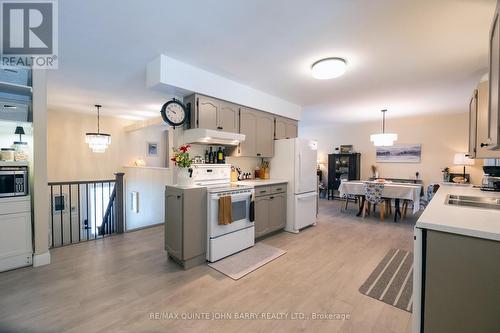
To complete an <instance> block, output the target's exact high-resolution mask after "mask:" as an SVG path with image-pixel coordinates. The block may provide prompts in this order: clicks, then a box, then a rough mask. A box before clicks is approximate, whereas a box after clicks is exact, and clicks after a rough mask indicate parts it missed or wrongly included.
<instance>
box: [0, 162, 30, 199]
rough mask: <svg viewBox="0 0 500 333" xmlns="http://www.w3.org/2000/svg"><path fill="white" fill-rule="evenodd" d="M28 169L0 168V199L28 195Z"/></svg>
mask: <svg viewBox="0 0 500 333" xmlns="http://www.w3.org/2000/svg"><path fill="white" fill-rule="evenodd" d="M28 187H29V186H28V167H0V197H16V196H23V195H28Z"/></svg>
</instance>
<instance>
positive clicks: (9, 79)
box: [0, 67, 30, 86]
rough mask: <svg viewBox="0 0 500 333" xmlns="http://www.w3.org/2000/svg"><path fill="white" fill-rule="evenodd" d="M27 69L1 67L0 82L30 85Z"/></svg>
mask: <svg viewBox="0 0 500 333" xmlns="http://www.w3.org/2000/svg"><path fill="white" fill-rule="evenodd" d="M29 74H30V72H29V69H24V68H15V67H12V68H11V67H3V68H0V82H6V83H14V84H19V85H22V86H29V85H30V75H29Z"/></svg>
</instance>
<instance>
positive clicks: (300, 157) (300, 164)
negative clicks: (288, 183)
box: [297, 152, 302, 192]
mask: <svg viewBox="0 0 500 333" xmlns="http://www.w3.org/2000/svg"><path fill="white" fill-rule="evenodd" d="M301 176H302V156H301V154H300V152H299V179H298V180H299V181H298V182H297V185H298V188H297V191H298V192H300V177H301Z"/></svg>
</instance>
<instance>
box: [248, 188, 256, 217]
mask: <svg viewBox="0 0 500 333" xmlns="http://www.w3.org/2000/svg"><path fill="white" fill-rule="evenodd" d="M248 217H249V219H250V222H254V221H255V200H254V197H253V194H252V196H251V197H250V211H249V212H248Z"/></svg>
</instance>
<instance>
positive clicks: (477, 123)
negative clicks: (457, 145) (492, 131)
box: [469, 80, 500, 158]
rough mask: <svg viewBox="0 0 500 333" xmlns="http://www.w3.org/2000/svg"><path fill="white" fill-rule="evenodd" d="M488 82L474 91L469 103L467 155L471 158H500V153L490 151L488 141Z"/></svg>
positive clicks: (482, 83)
mask: <svg viewBox="0 0 500 333" xmlns="http://www.w3.org/2000/svg"><path fill="white" fill-rule="evenodd" d="M488 88H489V83H488V80H483V81H481V82H480V83H479V85H478V86H477V89H475V90H474V93H473V95H472V98H471V101H470V103H469V155H470V157H471V158H500V151H495V150H491V149H490V146H489V143H488V142H489V141H488V135H489V114H488Z"/></svg>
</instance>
